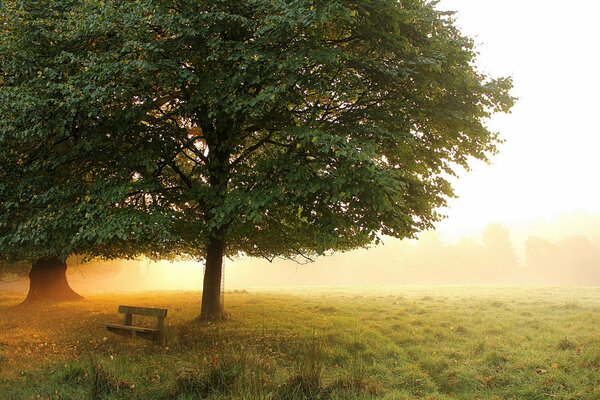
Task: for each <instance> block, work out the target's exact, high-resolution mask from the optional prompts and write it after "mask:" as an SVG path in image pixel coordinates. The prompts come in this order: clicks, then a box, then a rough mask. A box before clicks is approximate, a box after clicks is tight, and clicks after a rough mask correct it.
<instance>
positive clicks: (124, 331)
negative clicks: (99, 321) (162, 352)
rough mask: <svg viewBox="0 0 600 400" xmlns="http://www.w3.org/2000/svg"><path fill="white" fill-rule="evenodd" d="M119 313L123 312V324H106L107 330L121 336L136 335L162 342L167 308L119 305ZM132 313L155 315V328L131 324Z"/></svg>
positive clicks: (163, 340)
mask: <svg viewBox="0 0 600 400" xmlns="http://www.w3.org/2000/svg"><path fill="white" fill-rule="evenodd" d="M119 313H121V314H125V320H124V323H123V324H107V325H106V329H107V330H108V331H109V332H112V333H115V334H117V335H121V336H129V337H131V336H138V337H141V338H144V339H148V340H152V341H154V342H155V343H158V344H164V342H165V335H164V330H165V327H164V320H165V317H166V316H167V310H166V309H163V308H146V307H131V306H119ZM134 315H143V316H147V317H156V318H157V325H156V329H152V328H147V327H143V326H135V325H133V324H132V321H133V316H134Z"/></svg>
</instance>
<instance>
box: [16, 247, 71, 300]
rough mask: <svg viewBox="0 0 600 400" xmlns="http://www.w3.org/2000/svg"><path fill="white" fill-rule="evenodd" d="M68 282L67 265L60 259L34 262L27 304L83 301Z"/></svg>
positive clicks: (30, 274) (30, 273)
mask: <svg viewBox="0 0 600 400" xmlns="http://www.w3.org/2000/svg"><path fill="white" fill-rule="evenodd" d="M81 299H82V297H81V296H80V295H78V294H77V293H75V291H73V289H71V287H70V286H69V282H68V281H67V263H66V261H63V260H61V259H59V258H58V257H49V258H44V259H39V260H36V261H35V262H33V264H32V266H31V271H30V272H29V293H28V294H27V298H26V299H25V303H34V302H47V303H50V302H59V301H75V300H81Z"/></svg>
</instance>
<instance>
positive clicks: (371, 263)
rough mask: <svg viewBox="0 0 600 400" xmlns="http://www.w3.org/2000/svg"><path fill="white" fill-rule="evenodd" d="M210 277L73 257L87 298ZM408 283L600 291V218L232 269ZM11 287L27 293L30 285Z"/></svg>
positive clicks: (257, 277) (254, 280) (77, 283)
mask: <svg viewBox="0 0 600 400" xmlns="http://www.w3.org/2000/svg"><path fill="white" fill-rule="evenodd" d="M202 274H203V269H202V265H201V263H194V262H176V263H173V262H160V263H155V262H149V261H145V260H143V261H121V260H119V261H108V262H101V263H98V262H96V263H90V264H82V263H81V262H80V261H79V260H77V259H76V258H73V259H70V260H69V281H70V282H71V285H72V286H73V288H74V289H75V290H77V291H79V292H82V293H86V292H111V291H130V290H200V289H201V287H202V276H203V275H202ZM403 284H419V285H551V286H561V285H564V286H572V285H576V286H600V215H590V214H585V213H571V214H568V215H563V216H561V217H559V218H556V219H555V220H549V221H541V220H538V221H532V222H529V223H523V224H520V225H513V226H506V225H502V224H490V225H488V226H487V227H485V228H484V229H482V230H481V231H480V232H479V233H478V234H475V235H471V236H462V237H455V238H446V237H442V235H440V234H439V233H437V232H435V231H430V232H425V233H423V234H421V235H420V236H419V238H418V239H417V240H402V241H401V240H395V239H388V240H386V241H385V243H384V244H383V245H379V246H377V247H372V248H370V249H360V250H355V251H352V252H347V253H341V254H334V255H329V256H325V257H320V258H318V259H317V260H316V261H315V262H314V263H310V264H305V265H300V264H296V263H293V262H290V261H275V262H273V263H269V262H268V261H266V260H257V259H247V258H239V259H234V260H227V261H226V265H225V288H226V289H229V290H233V289H244V288H261V287H292V286H359V285H360V286H363V285H403ZM6 287H7V286H6V285H5V288H6ZM10 288H11V289H12V290H24V289H26V282H21V283H19V284H16V285H15V284H13V285H12V286H10ZM5 290H6V289H5Z"/></svg>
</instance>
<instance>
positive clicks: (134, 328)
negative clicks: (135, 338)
mask: <svg viewBox="0 0 600 400" xmlns="http://www.w3.org/2000/svg"><path fill="white" fill-rule="evenodd" d="M106 328H107V329H108V330H113V329H115V330H122V331H135V332H157V330H156V329H152V328H145V327H142V326H129V325H118V324H107V325H106Z"/></svg>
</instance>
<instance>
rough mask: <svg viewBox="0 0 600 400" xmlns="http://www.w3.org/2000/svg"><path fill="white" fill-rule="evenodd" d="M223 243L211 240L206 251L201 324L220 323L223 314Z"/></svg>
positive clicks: (218, 240) (219, 240)
mask: <svg viewBox="0 0 600 400" xmlns="http://www.w3.org/2000/svg"><path fill="white" fill-rule="evenodd" d="M224 252H225V242H224V241H223V240H221V239H212V240H211V241H210V242H209V243H208V246H207V249H206V269H205V272H204V288H203V289H202V309H201V311H200V321H201V322H216V321H221V320H222V319H223V318H224V316H225V314H224V310H223V302H222V301H221V278H222V276H223V253H224Z"/></svg>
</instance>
